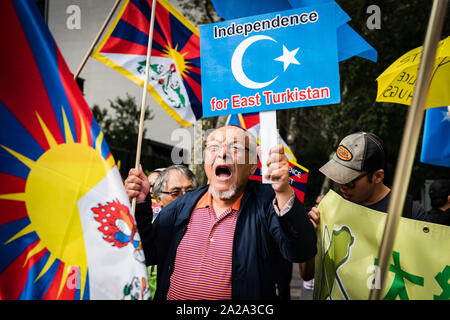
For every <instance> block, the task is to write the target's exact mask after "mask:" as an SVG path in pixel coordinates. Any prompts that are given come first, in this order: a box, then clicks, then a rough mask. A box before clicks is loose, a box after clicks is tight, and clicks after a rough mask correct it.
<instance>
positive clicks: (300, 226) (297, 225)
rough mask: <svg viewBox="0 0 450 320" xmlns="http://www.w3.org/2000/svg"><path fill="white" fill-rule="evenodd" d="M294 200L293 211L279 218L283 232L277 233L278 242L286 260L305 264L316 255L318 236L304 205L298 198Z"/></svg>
mask: <svg viewBox="0 0 450 320" xmlns="http://www.w3.org/2000/svg"><path fill="white" fill-rule="evenodd" d="M294 198H295V199H294V204H293V206H292V208H291V210H289V211H288V212H287V213H286V214H284V215H283V216H281V217H279V216H277V219H278V221H279V226H280V228H281V232H278V233H277V238H278V239H277V241H278V244H279V246H280V252H281V254H282V255H283V256H284V258H285V259H287V260H289V261H291V262H304V261H306V260H308V259H310V258H312V257H314V256H315V255H316V253H317V236H316V232H315V230H314V227H313V225H312V223H311V221H310V220H309V218H308V215H307V214H306V212H305V209H304V207H303V204H302V203H301V202H300V200H298V199H297V197H294ZM272 208H273V205H272ZM272 210H274V211H275V209H272ZM274 214H275V215H276V213H275V212H274Z"/></svg>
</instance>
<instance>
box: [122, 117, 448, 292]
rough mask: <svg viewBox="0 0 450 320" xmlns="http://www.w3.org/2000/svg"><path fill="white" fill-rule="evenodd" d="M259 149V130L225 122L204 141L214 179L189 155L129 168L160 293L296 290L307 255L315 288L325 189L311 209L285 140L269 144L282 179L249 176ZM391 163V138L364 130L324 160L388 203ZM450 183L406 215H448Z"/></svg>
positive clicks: (343, 190) (348, 189)
mask: <svg viewBox="0 0 450 320" xmlns="http://www.w3.org/2000/svg"><path fill="white" fill-rule="evenodd" d="M256 157H257V148H256V139H255V137H254V136H252V134H251V133H249V132H247V131H246V130H245V129H243V128H240V127H237V126H225V127H222V128H219V129H217V130H215V131H214V132H213V133H212V134H210V136H209V137H208V138H207V141H206V147H205V157H204V164H203V165H204V170H205V174H206V176H207V178H208V184H207V185H206V186H199V185H198V183H197V179H196V177H195V176H194V174H193V173H192V171H190V170H189V169H188V168H187V167H185V166H183V165H172V166H170V167H168V168H160V169H157V170H154V171H152V172H150V174H149V175H148V176H146V175H145V173H144V171H143V169H142V168H140V169H139V170H136V169H131V170H130V171H129V175H128V177H127V178H126V180H125V189H126V191H127V195H128V197H129V199H130V201H131V200H132V199H133V198H136V201H137V207H136V213H135V218H136V222H137V226H138V230H139V233H140V236H141V241H142V245H143V249H144V254H145V258H146V264H147V266H148V272H149V280H150V285H151V288H152V298H153V297H154V299H155V300H166V299H168V300H172V299H188V300H196V299H203V300H210V299H244V300H245V299H252V300H253V299H265V300H267V299H280V300H290V299H291V297H290V281H291V276H292V264H293V263H298V264H299V270H300V275H301V278H302V279H303V281H304V288H305V289H307V290H312V289H313V287H314V261H315V259H314V258H315V255H316V253H317V248H316V243H317V241H318V240H317V237H316V231H317V226H318V224H319V220H320V211H319V209H318V204H319V203H320V201H321V200H322V198H323V197H324V195H320V196H318V197H317V199H316V203H315V205H314V206H313V207H312V208H311V209H310V210H305V208H304V207H303V204H302V203H301V202H300V201H299V200H298V199H297V197H296V196H295V193H294V192H293V189H292V188H291V186H290V184H289V165H288V160H287V158H286V156H285V155H284V149H283V146H282V145H277V146H275V147H273V148H272V149H271V150H270V154H269V160H268V162H267V165H268V174H267V178H270V179H272V180H275V183H272V184H261V183H259V182H255V181H251V180H249V176H250V175H252V174H253V173H254V172H255V170H256V168H257V161H255V159H256ZM385 170H386V150H385V146H384V144H383V141H382V140H381V139H380V138H379V137H378V136H376V135H375V134H372V133H366V132H357V133H353V134H350V135H348V136H346V137H344V138H343V139H342V141H341V142H340V143H339V145H338V146H337V148H336V152H335V153H334V155H333V157H332V159H331V160H330V161H329V162H327V163H326V164H324V165H323V166H322V167H321V168H320V172H321V173H323V174H324V175H325V176H326V177H328V178H329V179H331V180H332V181H333V182H335V183H336V186H338V194H339V195H340V196H342V198H344V199H345V200H347V201H350V202H352V203H355V204H358V205H361V206H364V207H367V208H370V209H373V210H377V211H380V212H385V213H387V211H388V205H389V201H390V196H391V188H390V186H388V185H386V184H385V182H384V177H385ZM449 191H450V180H445V179H441V180H437V181H435V182H434V183H433V184H432V185H431V187H430V193H429V194H430V198H431V204H432V210H431V211H429V212H426V211H425V209H424V208H423V207H422V206H421V205H420V204H419V202H417V201H414V200H413V199H412V196H410V195H407V196H406V200H405V203H404V209H403V213H402V216H403V217H404V218H408V219H414V220H420V221H429V222H434V223H439V224H444V225H447V226H448V225H450V220H449V217H450V194H449ZM152 202H153V205H152ZM155 204H156V206H155ZM155 207H156V208H158V210H156V211H158V212H155ZM159 210H160V211H159ZM156 266H157V267H156ZM155 288H156V291H155Z"/></svg>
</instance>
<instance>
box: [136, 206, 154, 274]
mask: <svg viewBox="0 0 450 320" xmlns="http://www.w3.org/2000/svg"><path fill="white" fill-rule="evenodd" d="M135 218H136V225H137V228H138V232H139V236H140V237H141V242H142V249H143V250H144V256H145V262H146V264H147V266H148V265H150V263H149V262H150V252H151V248H152V239H151V238H152V219H153V211H152V202H151V201H145V202H141V203H137V204H136V212H135Z"/></svg>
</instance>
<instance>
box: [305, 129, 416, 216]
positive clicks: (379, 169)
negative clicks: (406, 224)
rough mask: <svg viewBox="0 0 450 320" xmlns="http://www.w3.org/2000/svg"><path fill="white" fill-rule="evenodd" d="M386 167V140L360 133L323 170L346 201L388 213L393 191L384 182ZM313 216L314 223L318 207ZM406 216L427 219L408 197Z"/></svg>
mask: <svg viewBox="0 0 450 320" xmlns="http://www.w3.org/2000/svg"><path fill="white" fill-rule="evenodd" d="M385 164H386V152H385V148H384V144H383V141H382V140H381V139H380V138H379V137H378V136H376V135H375V134H373V133H367V132H357V133H352V134H350V135H348V136H346V137H345V138H344V139H342V141H341V142H340V143H339V146H338V147H337V149H336V152H335V154H334V155H333V157H332V159H331V160H330V161H328V162H327V163H326V164H325V165H324V166H322V167H321V168H320V169H319V171H320V172H322V173H323V174H324V175H326V176H327V177H328V178H330V179H331V180H333V181H334V182H336V183H337V184H339V191H340V194H341V195H342V197H343V198H344V199H346V200H348V201H351V202H354V203H356V204H359V205H362V206H365V207H367V208H370V209H373V210H377V211H381V212H387V208H388V205H389V199H390V196H391V189H390V188H389V187H388V186H386V185H385V184H384V182H383V180H384V170H385ZM312 211H314V212H312ZM309 215H310V217H311V218H312V219H313V220H314V217H315V216H317V218H318V210H317V208H313V209H312V210H311V211H310V213H309ZM403 217H406V218H411V219H416V220H424V218H425V209H423V208H422V206H421V205H420V204H419V203H418V202H416V201H412V197H411V196H407V198H406V201H405V206H404V210H403Z"/></svg>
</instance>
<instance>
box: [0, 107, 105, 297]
mask: <svg viewBox="0 0 450 320" xmlns="http://www.w3.org/2000/svg"><path fill="white" fill-rule="evenodd" d="M62 115H63V121H64V129H63V130H62V133H63V136H64V137H65V143H62V144H58V143H57V142H56V138H55V137H54V136H53V135H52V133H51V132H50V130H49V129H48V126H47V125H46V124H45V123H44V122H43V121H42V119H41V117H40V116H39V114H38V113H36V117H37V119H38V120H39V123H40V126H41V129H42V132H43V133H44V135H45V138H46V141H47V142H48V145H49V149H48V150H46V151H45V152H44V153H43V154H42V155H41V156H40V157H39V158H38V159H37V160H36V161H33V160H31V159H29V158H27V157H25V156H24V155H22V154H20V153H18V152H16V151H14V150H12V149H10V148H7V147H5V146H3V145H0V146H1V147H2V148H3V149H5V150H6V151H8V152H9V153H10V154H11V155H12V156H14V157H15V158H17V159H18V160H19V161H20V162H22V163H23V164H24V165H25V166H27V167H28V168H29V169H30V172H29V175H28V178H27V181H26V187H25V192H23V193H10V194H2V195H0V199H7V200H15V201H22V202H24V203H25V206H26V211H27V214H28V217H29V219H30V222H31V223H30V224H28V225H27V226H26V227H24V228H23V229H22V230H21V231H19V232H18V233H17V234H15V235H14V236H13V237H11V238H10V239H9V240H8V241H7V242H6V243H5V244H7V243H10V242H12V241H14V240H16V239H18V238H20V237H22V236H25V235H27V234H30V233H33V232H36V234H37V235H38V237H39V240H40V241H39V243H38V244H37V245H36V246H35V247H34V248H33V249H32V250H31V251H29V252H28V255H27V258H26V261H25V264H26V263H27V262H28V261H29V260H30V259H32V258H33V257H34V256H35V255H36V254H37V253H39V252H41V251H42V250H43V249H47V250H48V251H49V252H50V257H49V259H48V260H47V262H46V263H45V266H44V268H43V269H42V270H41V272H40V274H39V275H38V276H37V278H36V280H35V282H36V281H38V280H39V278H40V277H42V276H43V275H44V274H45V273H46V272H47V271H48V269H49V268H50V267H51V266H52V264H53V263H54V262H55V260H56V259H58V260H60V261H61V262H63V263H64V271H63V275H62V278H61V282H60V284H59V290H58V295H57V296H58V297H59V295H60V294H61V292H62V290H63V288H64V286H65V285H67V283H68V281H69V279H68V277H69V274H70V271H71V269H72V268H73V267H75V268H79V269H78V270H79V275H80V280H81V283H80V285H81V288H80V289H81V293H83V292H84V287H85V285H86V278H87V277H86V275H87V268H88V263H87V258H86V249H85V242H84V238H83V229H82V224H81V219H80V212H79V210H78V206H77V202H78V200H80V199H81V198H82V197H83V196H84V195H85V194H86V193H87V192H89V191H90V190H91V189H92V188H93V187H94V186H96V185H97V184H98V183H99V182H100V181H101V180H102V179H103V178H104V177H105V176H106V174H107V173H108V172H109V170H110V169H111V168H112V167H113V166H114V159H113V157H112V156H109V157H107V158H106V159H105V158H104V157H103V156H102V154H101V145H102V142H103V135H102V133H100V134H99V135H98V137H97V140H96V143H95V146H96V147H95V149H94V148H93V147H92V146H91V145H89V142H88V139H87V135H88V132H87V131H86V127H85V124H84V122H83V121H84V120H81V139H80V141H79V142H76V141H75V139H74V137H73V135H72V132H71V130H70V126H69V123H68V120H67V117H66V114H65V112H64V109H62Z"/></svg>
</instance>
